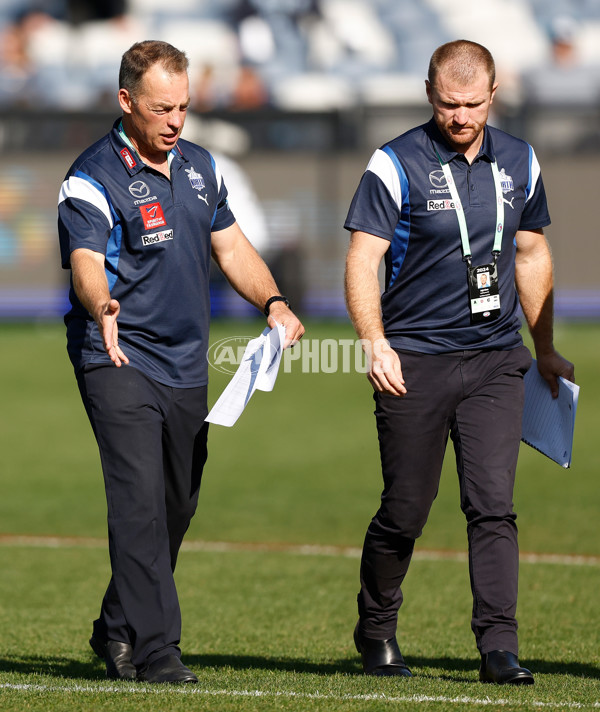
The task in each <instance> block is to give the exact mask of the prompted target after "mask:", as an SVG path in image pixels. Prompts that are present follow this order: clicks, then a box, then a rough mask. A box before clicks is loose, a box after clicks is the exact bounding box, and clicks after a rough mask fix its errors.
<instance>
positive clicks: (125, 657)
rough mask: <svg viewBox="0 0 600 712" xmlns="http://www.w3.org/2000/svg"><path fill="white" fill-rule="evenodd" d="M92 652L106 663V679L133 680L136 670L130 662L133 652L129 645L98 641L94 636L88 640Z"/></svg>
mask: <svg viewBox="0 0 600 712" xmlns="http://www.w3.org/2000/svg"><path fill="white" fill-rule="evenodd" d="M90 645H91V646H92V650H93V651H94V652H95V653H96V655H97V656H98V657H99V658H102V659H103V660H104V661H105V662H106V677H108V678H109V679H111V680H135V679H136V677H137V670H136V669H135V665H134V664H133V663H132V662H131V654H132V653H133V650H132V648H131V645H129V643H121V642H119V641H118V640H107V641H104V640H100V639H99V638H97V637H96V636H95V635H92V637H91V638H90Z"/></svg>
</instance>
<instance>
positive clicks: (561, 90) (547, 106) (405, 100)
mask: <svg viewBox="0 0 600 712" xmlns="http://www.w3.org/2000/svg"><path fill="white" fill-rule="evenodd" d="M459 37H460V38H466V39H472V40H475V41H478V42H480V43H482V44H484V45H486V46H487V47H488V48H489V49H490V50H491V51H492V53H493V54H494V56H495V58H496V62H497V67H498V75H499V80H500V83H501V88H500V90H499V93H498V95H497V100H496V101H495V102H494V107H493V108H494V114H493V117H492V123H493V124H494V125H496V126H499V127H500V128H503V129H506V130H508V131H510V132H512V133H514V134H516V135H518V136H520V137H522V138H524V139H526V140H528V141H529V142H531V143H532V144H533V145H534V148H535V149H536V152H537V154H538V157H539V159H540V162H541V164H542V170H543V175H544V180H545V184H546V189H547V192H548V194H549V199H550V210H551V215H552V218H553V224H552V226H551V227H550V228H549V229H548V231H547V234H548V237H549V239H550V242H551V245H552V248H553V253H554V258H555V264H556V285H557V299H556V311H557V315H558V316H559V317H569V318H581V319H584V318H587V319H597V318H598V317H600V281H599V280H598V276H597V269H596V260H595V258H594V259H592V258H593V257H594V255H595V248H596V242H597V238H598V227H597V225H598V218H597V214H596V205H597V202H598V200H597V196H596V189H597V185H598V184H600V170H599V160H598V159H599V157H600V0H465V1H464V2H461V3H459V4H457V3H446V2H444V1H443V0H218V1H217V0H168V2H165V0H0V147H1V151H2V161H1V163H0V319H3V320H30V319H40V320H41V319H57V318H59V317H61V316H62V314H63V313H64V311H65V309H66V287H67V285H66V279H67V277H66V275H65V273H63V272H62V271H61V270H60V267H59V257H58V246H57V238H56V202H57V195H58V190H59V187H60V183H61V182H62V179H63V176H64V174H65V172H66V170H67V168H68V166H69V165H70V164H71V162H72V161H73V159H74V158H75V157H76V156H77V155H78V154H79V152H80V151H81V150H82V149H83V148H85V147H86V146H87V145H89V144H90V143H91V142H92V141H94V140H95V139H97V138H99V137H100V136H102V135H103V134H104V133H106V132H107V131H108V129H109V128H110V126H111V124H112V121H113V119H114V118H115V117H116V116H117V115H118V113H119V112H118V105H117V102H116V93H117V75H118V68H119V63H120V58H121V55H122V53H123V52H124V51H125V49H127V48H128V47H129V46H130V45H131V44H133V42H135V41H139V40H142V39H163V40H166V41H168V42H171V43H172V44H174V45H176V46H177V47H179V48H180V49H183V50H185V51H186V53H187V54H188V56H189V58H190V62H191V90H192V107H191V108H192V111H191V113H190V116H189V118H188V122H187V125H186V129H185V131H184V137H186V138H190V139H191V140H195V141H197V142H199V143H202V144H203V145H205V146H206V147H207V148H209V149H210V150H212V151H213V152H214V153H215V154H216V155H217V158H218V160H219V162H220V163H221V169H222V172H223V174H224V176H225V179H226V182H227V184H228V187H229V191H230V196H231V203H232V207H233V209H234V212H235V213H236V215H237V217H238V220H239V222H240V224H241V225H242V227H243V228H244V230H245V232H246V233H247V235H248V236H249V238H250V239H251V240H252V241H253V242H254V243H255V244H256V246H257V248H258V249H259V251H260V252H261V253H262V254H263V255H264V257H265V258H266V260H267V261H268V262H269V264H270V265H271V267H272V269H273V271H274V273H275V274H276V277H277V278H278V280H279V282H280V285H281V288H282V290H284V292H285V293H286V294H289V295H290V297H291V298H292V300H293V304H294V307H295V308H296V310H297V311H298V312H299V313H300V314H302V315H304V316H311V317H344V315H345V308H344V303H343V293H342V273H343V262H344V254H345V249H346V244H347V239H346V235H345V232H344V230H343V229H342V227H341V226H342V223H343V220H344V217H345V214H346V210H347V208H348V205H349V202H350V199H351V197H352V194H353V192H354V189H355V187H356V185H357V182H358V180H359V178H360V175H361V173H362V171H363V170H364V167H365V165H366V162H367V160H368V158H369V156H370V154H371V153H372V151H373V150H374V149H375V148H376V147H378V146H379V145H380V144H381V143H383V142H384V141H386V140H388V139H391V138H393V137H394V136H396V135H398V134H399V133H401V132H402V131H404V130H406V129H408V128H410V127H412V126H414V125H416V124H418V123H421V122H423V121H426V120H427V119H428V118H429V117H430V110H429V105H428V104H427V102H426V98H425V90H424V83H423V80H424V78H425V76H426V72H427V64H428V60H429V56H430V55H431V52H432V51H433V49H435V47H437V46H438V45H439V44H441V43H443V42H445V41H448V40H452V39H456V38H459ZM211 289H212V294H213V309H214V313H215V316H236V317H240V316H241V317H243V316H245V315H246V314H247V313H253V314H255V312H254V310H253V309H252V308H250V307H249V306H248V305H246V304H245V303H244V302H242V301H241V300H240V299H239V298H238V297H237V295H235V294H233V293H232V292H231V290H230V289H229V288H228V287H227V285H225V284H224V283H223V280H222V279H221V278H220V276H219V275H218V274H215V275H214V277H213V280H212V285H211Z"/></svg>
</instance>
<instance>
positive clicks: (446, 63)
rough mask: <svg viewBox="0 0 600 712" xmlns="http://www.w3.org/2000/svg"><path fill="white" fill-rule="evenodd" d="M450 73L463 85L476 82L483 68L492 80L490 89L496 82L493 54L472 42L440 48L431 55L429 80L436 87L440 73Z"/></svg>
mask: <svg viewBox="0 0 600 712" xmlns="http://www.w3.org/2000/svg"><path fill="white" fill-rule="evenodd" d="M442 68H443V69H444V71H446V72H448V73H449V74H450V76H451V77H452V78H453V79H454V80H455V81H457V82H459V83H460V84H461V85H463V86H466V85H467V84H471V83H472V82H473V81H475V79H476V77H477V75H478V73H479V72H480V71H481V69H482V68H483V69H484V70H485V72H486V73H487V75H488V77H489V78H490V89H491V88H492V87H493V86H494V83H495V81H496V64H495V62H494V58H493V57H492V55H491V52H490V51H489V50H488V49H486V48H485V47H484V46H483V45H480V44H477V42H471V41H470V40H454V42H446V44H443V45H441V47H438V48H437V49H436V50H435V52H434V53H433V54H432V55H431V60H430V61H429V71H428V73H427V78H428V80H429V83H430V84H431V86H432V87H433V86H435V82H436V79H437V77H438V75H439V73H440V71H441V70H442Z"/></svg>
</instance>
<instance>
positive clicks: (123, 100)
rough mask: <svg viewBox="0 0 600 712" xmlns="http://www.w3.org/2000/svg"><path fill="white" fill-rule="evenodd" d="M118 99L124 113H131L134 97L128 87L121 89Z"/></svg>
mask: <svg viewBox="0 0 600 712" xmlns="http://www.w3.org/2000/svg"><path fill="white" fill-rule="evenodd" d="M118 99H119V106H120V107H121V109H122V110H123V113H124V114H131V105H132V104H133V99H132V98H131V94H130V93H129V92H128V91H127V89H119V94H118Z"/></svg>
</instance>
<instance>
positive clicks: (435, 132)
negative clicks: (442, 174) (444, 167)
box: [425, 118, 496, 163]
mask: <svg viewBox="0 0 600 712" xmlns="http://www.w3.org/2000/svg"><path fill="white" fill-rule="evenodd" d="M425 131H426V133H427V135H428V136H429V138H430V140H431V143H432V144H433V149H434V150H435V151H437V153H438V154H439V156H440V158H441V159H442V161H444V163H448V162H449V161H451V160H453V159H454V158H456V157H458V156H462V155H463V154H462V153H459V152H458V151H454V150H453V149H451V148H450V147H449V146H448V144H447V143H446V141H445V139H444V137H443V136H442V133H441V131H440V130H439V128H438V126H437V124H436V123H435V119H433V118H432V119H430V121H429V122H428V123H427V124H425ZM495 156H496V154H495V153H494V144H493V141H492V136H491V132H490V131H489V129H488V127H487V126H486V127H485V128H484V130H483V143H482V144H481V148H480V149H479V154H478V156H477V157H478V158H483V159H484V160H486V161H488V162H489V163H493V162H494V159H495Z"/></svg>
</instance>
